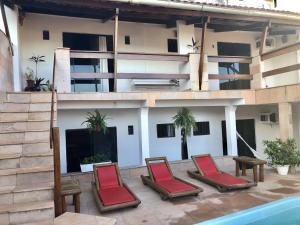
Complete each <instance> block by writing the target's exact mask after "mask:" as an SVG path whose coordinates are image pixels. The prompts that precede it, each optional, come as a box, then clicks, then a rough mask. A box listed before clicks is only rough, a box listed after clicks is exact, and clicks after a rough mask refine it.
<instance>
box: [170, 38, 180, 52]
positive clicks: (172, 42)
mask: <svg viewBox="0 0 300 225" xmlns="http://www.w3.org/2000/svg"><path fill="white" fill-rule="evenodd" d="M168 52H178V47H177V39H168Z"/></svg>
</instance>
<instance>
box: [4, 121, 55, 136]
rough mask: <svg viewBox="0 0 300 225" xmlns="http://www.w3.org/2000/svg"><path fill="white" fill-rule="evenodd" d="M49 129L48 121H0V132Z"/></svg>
mask: <svg viewBox="0 0 300 225" xmlns="http://www.w3.org/2000/svg"><path fill="white" fill-rule="evenodd" d="M49 129H50V121H27V122H24V121H23V122H0V133H6V132H24V131H43V130H49Z"/></svg>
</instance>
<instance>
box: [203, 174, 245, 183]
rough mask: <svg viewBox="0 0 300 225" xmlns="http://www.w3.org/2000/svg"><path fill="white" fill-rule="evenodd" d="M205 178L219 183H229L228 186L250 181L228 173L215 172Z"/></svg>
mask: <svg viewBox="0 0 300 225" xmlns="http://www.w3.org/2000/svg"><path fill="white" fill-rule="evenodd" d="M205 178H208V179H210V180H213V181H215V182H217V183H220V184H224V185H228V186H230V185H238V184H246V183H248V182H247V181H246V180H244V179H241V178H237V177H234V176H232V175H230V174H228V173H215V174H211V175H208V176H205Z"/></svg>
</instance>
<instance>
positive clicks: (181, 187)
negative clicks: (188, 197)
mask: <svg viewBox="0 0 300 225" xmlns="http://www.w3.org/2000/svg"><path fill="white" fill-rule="evenodd" d="M157 184H158V185H159V186H160V187H161V188H163V189H165V190H166V191H167V192H169V193H178V192H186V191H191V190H195V189H196V188H195V187H193V186H191V185H188V184H186V183H183V182H181V181H179V180H175V179H172V180H163V181H160V182H157Z"/></svg>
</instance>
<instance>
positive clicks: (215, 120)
mask: <svg viewBox="0 0 300 225" xmlns="http://www.w3.org/2000/svg"><path fill="white" fill-rule="evenodd" d="M190 109H191V111H192V113H193V115H194V116H195V119H196V121H197V122H201V121H209V123H210V132H211V134H210V135H205V136H193V135H192V136H191V137H189V138H188V140H187V142H188V152H189V156H191V155H196V154H207V153H210V154H212V155H214V156H221V155H223V147H222V129H221V121H222V120H224V119H225V117H224V107H193V108H190ZM178 110H179V108H153V109H150V114H149V134H150V155H151V157H154V156H166V157H167V158H168V159H169V160H180V159H181V134H180V129H176V135H175V137H171V138H157V131H156V125H157V124H161V123H172V122H173V120H172V117H173V116H174V115H175V114H176V113H177V111H178Z"/></svg>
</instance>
